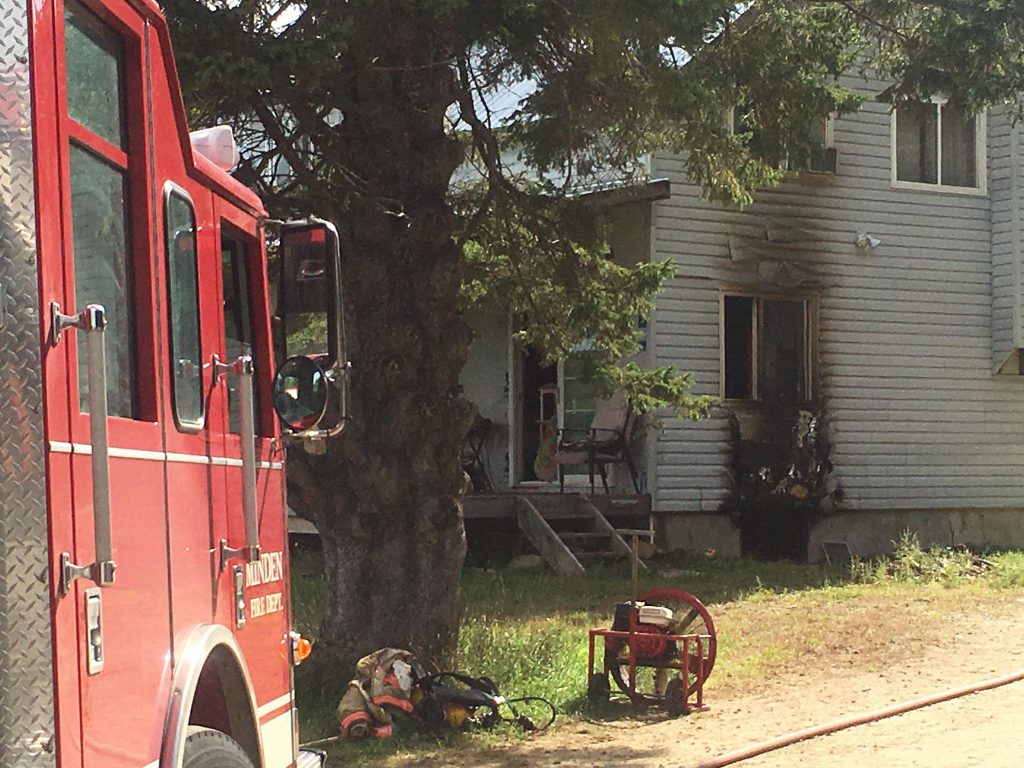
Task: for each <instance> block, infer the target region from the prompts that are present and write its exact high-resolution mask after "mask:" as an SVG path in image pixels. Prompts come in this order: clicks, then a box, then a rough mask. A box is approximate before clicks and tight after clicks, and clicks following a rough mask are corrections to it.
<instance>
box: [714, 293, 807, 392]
mask: <svg viewBox="0 0 1024 768" xmlns="http://www.w3.org/2000/svg"><path fill="white" fill-rule="evenodd" d="M722 310H723V314H724V317H723V332H724V337H725V338H724V347H725V349H724V359H723V362H724V365H723V369H724V370H723V372H722V373H723V379H724V381H723V387H722V389H723V394H724V395H725V397H726V399H729V400H758V401H762V402H769V403H805V402H807V401H808V400H810V390H811V388H810V364H809V358H810V354H809V352H810V335H809V334H810V331H809V326H810V324H809V322H808V317H809V311H808V301H807V300H804V299H776V298H764V297H757V296H725V297H724V300H723V303H722Z"/></svg>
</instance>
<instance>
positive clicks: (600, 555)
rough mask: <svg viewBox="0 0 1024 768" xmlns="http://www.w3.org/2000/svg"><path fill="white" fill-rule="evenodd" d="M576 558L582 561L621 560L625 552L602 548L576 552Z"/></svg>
mask: <svg viewBox="0 0 1024 768" xmlns="http://www.w3.org/2000/svg"><path fill="white" fill-rule="evenodd" d="M575 554H576V559H577V560H580V561H581V562H582V561H584V560H591V561H593V560H598V561H605V560H621V559H622V558H623V554H622V553H621V552H611V551H609V550H601V551H600V552H576V553H575Z"/></svg>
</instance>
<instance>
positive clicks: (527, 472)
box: [516, 347, 558, 483]
mask: <svg viewBox="0 0 1024 768" xmlns="http://www.w3.org/2000/svg"><path fill="white" fill-rule="evenodd" d="M520 358H521V359H520V367H519V370H520V382H519V383H520V386H519V388H518V389H519V391H518V393H517V398H518V400H519V412H520V413H521V414H522V419H521V420H520V425H519V435H518V437H519V439H518V441H517V442H518V443H519V445H518V447H517V450H516V458H517V461H516V466H518V467H520V471H519V473H518V474H519V477H517V478H516V480H518V481H519V482H523V483H532V482H539V481H541V480H542V478H540V477H538V476H537V470H536V466H535V465H536V463H537V452H538V451H539V450H540V446H541V422H542V421H546V420H551V421H552V424H553V426H555V427H556V428H557V426H558V413H557V409H558V400H557V394H556V395H555V396H554V397H544V398H541V390H542V389H543V390H545V391H552V392H555V393H557V391H558V389H557V388H558V364H557V363H551V364H547V365H546V364H545V363H544V356H543V355H542V354H541V353H540V352H538V351H537V350H535V349H533V347H527V348H526V349H524V350H523V351H522V353H521V356H520ZM542 400H543V402H542ZM543 479H545V480H546V479H549V478H543Z"/></svg>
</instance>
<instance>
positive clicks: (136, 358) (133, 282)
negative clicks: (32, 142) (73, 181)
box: [54, 0, 158, 423]
mask: <svg viewBox="0 0 1024 768" xmlns="http://www.w3.org/2000/svg"><path fill="white" fill-rule="evenodd" d="M65 4H66V3H65V2H64V0H61V1H60V2H59V3H58V7H57V8H56V10H55V15H54V23H55V27H56V32H57V34H56V35H55V51H54V53H55V57H56V61H57V65H58V69H57V72H56V82H55V84H56V100H55V102H54V106H55V108H56V112H57V114H56V117H57V126H58V136H59V138H58V145H57V151H58V157H59V164H60V172H61V174H62V176H63V177H64V179H66V180H67V181H66V183H64V184H63V185H62V186H63V191H62V193H61V211H62V215H63V216H66V217H67V221H68V222H69V223H70V222H71V216H72V200H71V186H70V177H71V150H72V147H75V148H77V149H79V150H81V151H82V152H84V153H86V154H88V155H90V156H91V157H93V158H94V159H95V160H97V161H98V162H101V163H103V164H105V165H108V166H109V167H110V168H111V169H113V170H115V171H116V172H118V173H119V174H121V175H122V177H123V178H124V181H125V186H126V189H127V194H126V195H125V206H124V219H125V221H124V226H125V246H126V250H127V253H126V259H127V264H126V267H127V276H126V280H127V283H128V292H127V297H128V299H129V301H130V302H131V307H130V309H131V320H130V322H131V324H132V327H133V339H132V349H131V352H132V360H133V363H134V365H135V370H134V371H133V373H134V384H133V388H132V395H131V398H132V404H133V407H132V414H131V416H124V415H118V414H110V419H111V420H112V421H123V422H134V423H140V422H148V423H155V422H156V421H157V420H158V417H157V401H158V398H157V388H158V383H157V370H158V366H157V357H158V349H157V334H156V316H155V312H154V309H153V307H154V296H153V293H152V291H153V286H154V283H155V279H156V274H157V273H156V267H155V265H154V264H153V263H152V258H151V256H152V250H151V249H152V246H153V244H152V243H151V242H150V234H149V231H148V227H147V226H145V224H144V223H145V222H147V221H150V220H151V218H152V214H153V211H152V205H151V202H155V201H151V200H150V195H149V194H148V192H145V191H146V190H149V189H150V183H151V182H150V171H149V167H148V162H147V157H148V155H147V151H146V147H147V125H148V122H149V107H148V104H147V101H146V98H145V93H146V87H147V86H146V81H145V74H144V73H145V72H146V68H145V51H144V36H145V22H144V21H143V19H142V18H141V17H140V16H138V15H137V14H135V13H133V12H132V11H131V10H130V8H128V7H122V5H121V4H120V3H111V4H110V5H102V6H100V5H98V4H97V3H96V2H95V0H75V5H77V6H78V7H80V8H81V9H83V10H84V11H85V12H86V13H88V14H90V15H91V16H92V17H95V19H96V20H98V22H99V23H100V24H101V25H103V26H104V27H105V28H106V29H108V30H110V31H111V32H112V33H114V34H115V35H117V36H118V37H119V38H120V41H121V44H122V55H123V60H122V70H121V76H122V82H121V89H122V92H121V97H122V109H123V112H124V125H123V130H124V148H123V149H122V148H121V147H118V146H116V145H114V144H112V143H111V142H110V141H108V140H107V139H105V138H104V137H103V136H101V135H100V134H98V133H95V132H94V131H93V130H91V129H90V128H89V127H87V126H86V125H84V124H82V123H79V122H78V121H77V120H76V119H75V118H74V117H72V115H71V111H70V104H69V101H68V99H69V95H68V79H69V74H70V73H69V70H68V66H67V30H66V24H67V22H66V21H65V15H64V11H65ZM138 191H143V192H145V193H144V194H136V192H138ZM62 240H63V243H64V248H65V249H66V253H67V254H68V266H70V267H71V270H70V271H68V272H67V273H66V275H65V279H66V283H65V288H66V291H67V295H68V296H69V297H73V300H74V302H75V304H76V307H73V308H72V310H75V309H78V308H80V307H79V306H77V305H80V304H81V303H82V302H81V300H80V299H79V297H78V296H77V295H76V291H75V275H74V244H73V241H72V231H71V227H70V226H68V227H67V230H66V231H65V232H64V233H63V234H62ZM69 302H70V299H69ZM110 309H111V308H108V310H110ZM71 349H72V351H71V353H70V354H71V356H72V357H71V361H70V363H71V368H70V370H71V371H73V373H72V383H71V389H72V392H73V393H80V392H81V384H80V382H78V374H77V371H78V369H79V367H78V349H77V346H76V345H72V348H71ZM82 406H83V403H82V402H79V403H78V405H77V408H79V411H80V413H81V415H82V416H85V411H84V410H81V409H82ZM72 407H73V408H74V407H76V406H74V405H73V406H72Z"/></svg>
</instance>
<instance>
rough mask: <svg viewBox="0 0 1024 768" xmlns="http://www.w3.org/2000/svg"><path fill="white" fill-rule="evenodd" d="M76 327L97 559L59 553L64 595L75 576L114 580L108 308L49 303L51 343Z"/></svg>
mask: <svg viewBox="0 0 1024 768" xmlns="http://www.w3.org/2000/svg"><path fill="white" fill-rule="evenodd" d="M72 328H73V329H76V330H79V331H81V332H83V333H85V335H86V336H85V351H86V368H87V375H88V381H89V440H90V442H91V443H92V510H93V539H94V542H95V550H96V562H94V563H92V564H91V565H76V564H75V563H73V562H72V561H71V553H70V552H62V553H61V555H60V565H61V577H60V591H61V594H65V595H66V594H67V593H68V592H69V591H70V590H71V583H72V582H73V581H74V580H75V579H79V578H88V579H92V580H93V581H94V582H96V584H98V585H99V586H101V587H109V586H110V585H111V584H113V583H114V571H115V569H116V568H117V565H116V563H115V562H114V554H113V543H112V540H111V533H110V440H109V437H108V434H107V350H106V333H105V331H106V328H107V311H106V309H104V308H103V307H102V306H101V305H99V304H89V305H87V306H86V308H85V309H83V310H82V311H81V312H80V313H78V314H77V315H65V314H62V313H61V311H60V304H58V303H57V302H51V304H50V343H51V345H53V346H57V344H59V343H60V337H61V333H62V332H63V331H65V330H69V329H72Z"/></svg>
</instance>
